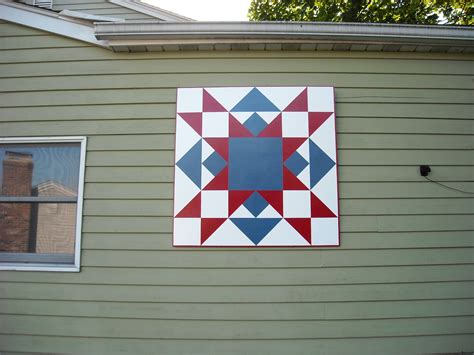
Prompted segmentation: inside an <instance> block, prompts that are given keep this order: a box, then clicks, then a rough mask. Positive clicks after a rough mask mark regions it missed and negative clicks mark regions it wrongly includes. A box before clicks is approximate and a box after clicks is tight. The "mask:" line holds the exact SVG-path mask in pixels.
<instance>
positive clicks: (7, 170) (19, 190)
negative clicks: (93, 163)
mask: <svg viewBox="0 0 474 355" xmlns="http://www.w3.org/2000/svg"><path fill="white" fill-rule="evenodd" d="M80 154H81V144H80V143H59V144H58V143H41V144H2V143H0V253H2V252H3V253H25V254H26V253H29V254H30V255H35V254H43V255H45V254H57V255H59V254H63V255H72V254H74V251H75V250H74V248H75V237H76V235H75V233H76V214H77V202H78V201H77V195H78V185H79V169H80ZM0 259H1V258H0ZM20 259H21V258H20ZM38 260H39V259H38ZM41 260H44V258H42V259H41ZM19 261H22V260H19ZM33 261H34V260H33ZM36 262H38V261H36ZM40 262H42V261H40ZM44 262H51V260H45V261H44ZM53 262H54V260H53Z"/></svg>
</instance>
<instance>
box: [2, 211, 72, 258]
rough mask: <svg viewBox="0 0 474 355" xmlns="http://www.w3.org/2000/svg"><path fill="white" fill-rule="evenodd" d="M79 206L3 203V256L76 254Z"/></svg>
mask: <svg viewBox="0 0 474 355" xmlns="http://www.w3.org/2000/svg"><path fill="white" fill-rule="evenodd" d="M75 229H76V204H75V203H0V252H11V253H41V254H43V253H47V254H49V253H54V254H56V253H57V254H73V253H74V245H75Z"/></svg>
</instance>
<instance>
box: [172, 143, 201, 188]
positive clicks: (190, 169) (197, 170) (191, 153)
mask: <svg viewBox="0 0 474 355" xmlns="http://www.w3.org/2000/svg"><path fill="white" fill-rule="evenodd" d="M201 159H202V140H201V139H200V140H199V142H197V143H196V144H195V145H194V146H193V147H192V148H191V149H190V150H188V152H187V153H186V154H185V155H184V156H183V157H182V158H181V159H180V160H179V161H178V162H177V163H176V165H177V166H178V167H179V168H180V169H181V170H182V171H183V173H185V174H186V176H187V177H188V178H190V179H191V180H192V182H194V183H195V184H196V186H197V187H199V188H201V169H202V165H201Z"/></svg>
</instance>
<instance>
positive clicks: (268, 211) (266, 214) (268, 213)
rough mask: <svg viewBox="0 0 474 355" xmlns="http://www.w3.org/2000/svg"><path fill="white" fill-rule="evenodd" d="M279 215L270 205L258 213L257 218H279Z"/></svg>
mask: <svg viewBox="0 0 474 355" xmlns="http://www.w3.org/2000/svg"><path fill="white" fill-rule="evenodd" d="M281 217H282V216H281V214H279V213H278V211H277V210H276V209H274V208H273V207H272V205H268V206H267V207H265V209H264V210H263V211H262V212H260V214H259V215H258V218H281Z"/></svg>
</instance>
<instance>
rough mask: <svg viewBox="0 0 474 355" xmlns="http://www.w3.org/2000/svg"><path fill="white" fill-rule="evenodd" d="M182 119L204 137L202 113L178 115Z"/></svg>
mask: <svg viewBox="0 0 474 355" xmlns="http://www.w3.org/2000/svg"><path fill="white" fill-rule="evenodd" d="M178 115H180V116H181V118H182V119H183V120H184V121H185V122H186V123H187V124H188V125H190V126H191V127H192V128H193V129H194V130H195V131H196V132H197V133H198V134H199V135H200V136H202V112H185V113H178Z"/></svg>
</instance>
